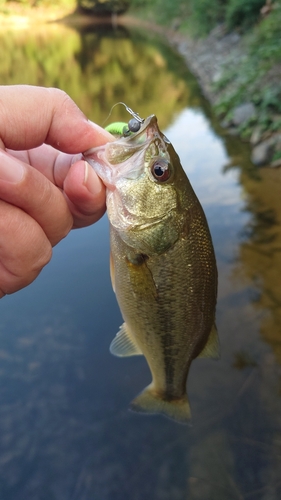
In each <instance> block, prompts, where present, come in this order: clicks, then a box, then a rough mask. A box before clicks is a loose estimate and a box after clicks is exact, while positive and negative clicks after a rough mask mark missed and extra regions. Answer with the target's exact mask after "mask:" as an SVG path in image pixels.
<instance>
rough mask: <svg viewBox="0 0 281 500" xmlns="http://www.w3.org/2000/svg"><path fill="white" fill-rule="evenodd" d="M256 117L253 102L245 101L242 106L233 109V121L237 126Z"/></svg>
mask: <svg viewBox="0 0 281 500" xmlns="http://www.w3.org/2000/svg"><path fill="white" fill-rule="evenodd" d="M255 117H256V108H255V106H254V105H253V103H252V102H245V103H244V104H241V105H240V106H237V107H236V108H234V110H233V118H232V122H233V124H234V125H236V127H239V126H240V125H242V123H244V122H246V121H248V120H250V119H251V118H255Z"/></svg>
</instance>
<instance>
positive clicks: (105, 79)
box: [0, 25, 281, 500]
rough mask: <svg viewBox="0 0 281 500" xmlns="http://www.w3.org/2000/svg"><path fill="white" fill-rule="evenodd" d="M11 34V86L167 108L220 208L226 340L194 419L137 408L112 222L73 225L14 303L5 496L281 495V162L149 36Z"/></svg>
mask: <svg viewBox="0 0 281 500" xmlns="http://www.w3.org/2000/svg"><path fill="white" fill-rule="evenodd" d="M0 47H1V50H0V82H1V83H2V84H10V83H29V84H42V85H48V86H57V87H60V88H62V89H64V90H66V91H67V92H68V93H69V94H70V95H71V96H72V97H73V99H74V100H75V101H76V102H77V103H78V105H79V106H80V107H81V108H82V109H83V111H84V112H85V113H86V114H87V115H88V116H89V118H91V119H92V120H95V121H97V122H98V123H103V121H104V120H105V119H106V117H107V115H108V112H109V110H110V108H111V106H112V105H113V104H115V103H116V102H117V101H120V100H121V101H125V102H126V103H127V104H128V105H129V106H131V107H132V108H133V109H134V110H136V111H137V112H139V113H140V115H141V116H143V117H145V116H147V115H149V114H151V113H155V114H156V115H157V116H158V119H159V124H160V127H161V128H162V129H163V131H164V132H165V134H166V135H167V136H168V137H169V139H170V140H171V141H172V142H173V145H174V147H175V149H176V151H177V152H178V153H179V155H180V157H181V159H182V163H183V165H184V167H185V169H186V171H187V173H188V175H189V178H190V180H191V182H192V184H193V186H194V188H195V191H196V192H197V194H198V196H199V198H200V200H201V202H202V205H203V207H204V209H205V211H206V215H207V217H208V220H209V224H210V229H211V232H212V235H213V240H214V246H215V251H216V255H217V259H218V268H219V300H218V314H217V317H218V321H217V322H218V329H219V333H220V339H221V346H222V358H221V360H220V361H218V362H214V361H212V360H206V359H201V360H197V361H195V362H194V363H193V365H192V368H191V373H190V376H189V381H188V384H189V387H188V392H189V395H190V400H191V405H192V413H193V425H192V427H190V428H186V427H183V426H180V425H176V424H175V423H173V422H170V421H168V420H165V419H164V418H162V417H145V416H143V415H137V414H132V413H130V412H128V411H127V406H128V403H129V402H130V401H131V399H132V398H133V397H134V396H135V394H136V393H138V391H140V390H141V389H142V388H143V387H144V386H145V385H146V384H147V383H149V371H148V368H147V366H146V364H145V361H144V360H143V359H141V358H139V359H137V358H136V359H126V360H125V361H124V360H121V361H120V360H119V359H117V358H114V357H112V356H111V355H110V354H109V351H108V346H109V344H110V341H111V340H112V338H113V337H114V335H115V333H116V331H117V329H118V327H119V325H120V324H121V317H120V312H119V310H118V307H117V304H116V301H115V297H114V294H113V292H112V290H111V285H110V280H109V271H108V253H109V248H108V245H109V242H108V240H109V238H108V224H107V220H106V218H103V219H102V220H101V221H100V222H99V223H97V224H96V225H95V226H94V227H91V228H87V229H84V230H79V231H75V232H73V233H72V234H71V235H70V236H69V237H68V238H67V239H66V240H65V241H63V242H62V243H61V244H60V245H58V247H56V248H55V249H54V258H53V260H52V262H51V263H50V264H49V265H48V266H47V268H46V269H44V271H43V272H42V274H41V275H40V277H39V278H38V280H37V281H36V282H35V283H34V284H32V285H31V286H29V287H28V288H27V289H25V290H22V291H21V292H18V293H17V294H15V295H13V296H11V297H5V299H3V300H2V301H1V304H0V306H1V322H0V401H1V405H0V428H1V433H0V477H1V480H0V499H1V500H26V498H28V499H30V500H33V499H34V500H38V499H40V500H45V499H46V500H139V499H143V498H149V499H150V498H151V499H153V500H165V499H167V500H183V499H187V498H188V500H232V499H233V500H236V499H238V500H240V499H241V500H242V499H253V500H265V499H266V500H269V499H270V500H275V499H276V500H277V499H280V495H281V479H280V470H281V384H280V381H281V342H280V339H281V331H280V330H281V291H280V285H279V283H280V277H281V197H280V190H281V174H280V172H279V171H278V170H275V171H273V170H271V171H268V170H267V169H263V170H259V171H255V170H254V169H253V166H252V165H251V163H250V161H249V149H248V146H247V144H243V143H241V142H240V141H239V139H237V138H234V137H227V136H225V135H224V132H223V131H222V130H221V129H220V127H219V125H218V123H217V122H216V121H215V120H214V119H213V117H212V113H211V110H210V108H209V107H208V105H207V103H206V102H205V101H204V99H203V98H202V97H201V96H200V93H199V90H198V87H197V84H196V81H195V80H194V78H193V77H192V75H190V73H189V72H188V71H187V69H186V68H185V65H184V63H183V61H182V60H181V58H180V57H179V56H178V55H177V54H176V53H174V51H173V50H171V49H170V48H169V47H167V46H166V45H165V44H164V43H163V42H162V41H160V40H159V39H157V38H155V37H153V36H151V34H148V33H143V32H141V31H139V30H138V31H132V30H131V29H128V28H118V29H116V30H111V29H109V28H108V27H107V28H101V27H98V28H97V27H93V28H91V29H87V30H84V31H82V32H81V31H80V32H79V31H75V30H73V29H69V28H65V27H63V26H61V25H59V26H58V25H51V26H48V27H44V28H40V30H38V32H37V31H36V30H35V31H34V30H32V32H27V31H24V30H22V31H21V30H18V31H12V30H10V31H5V32H1V34H0ZM116 118H118V119H122V120H123V119H125V120H127V118H128V116H127V115H126V113H125V111H124V109H123V107H118V109H117V108H115V109H114V111H113V114H112V117H111V119H113V120H115V119H116Z"/></svg>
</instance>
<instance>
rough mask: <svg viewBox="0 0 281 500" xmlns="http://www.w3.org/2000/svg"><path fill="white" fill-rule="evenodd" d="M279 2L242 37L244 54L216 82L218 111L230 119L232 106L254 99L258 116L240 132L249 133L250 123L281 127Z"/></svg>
mask: <svg viewBox="0 0 281 500" xmlns="http://www.w3.org/2000/svg"><path fill="white" fill-rule="evenodd" d="M280 25H281V4H280V2H278V3H277V2H276V4H275V9H274V11H273V12H272V13H271V14H270V15H269V16H268V17H267V18H266V19H264V20H263V21H261V22H260V23H258V24H257V25H256V26H255V27H254V29H253V30H251V31H250V32H249V33H248V34H247V35H245V37H244V47H245V55H244V57H242V58H240V60H239V61H238V62H237V64H236V65H235V67H230V65H228V64H227V63H226V64H225V67H224V72H223V75H222V78H221V79H220V80H219V81H218V82H217V83H216V85H215V90H219V91H220V98H219V100H218V103H217V105H216V110H217V112H218V114H220V115H222V116H225V117H226V119H228V118H230V116H231V111H232V109H233V108H234V107H235V106H237V105H239V104H241V103H242V102H249V101H251V102H253V103H254V104H255V106H256V108H257V111H258V113H257V116H256V118H255V119H252V120H251V121H250V122H249V123H246V124H244V125H243V128H242V129H241V132H242V135H243V136H244V137H245V138H246V137H247V136H249V135H250V133H251V129H252V127H253V126H255V125H258V126H259V127H260V128H261V130H262V131H263V130H272V131H276V130H279V129H280V128H281V67H280V61H281V37H280Z"/></svg>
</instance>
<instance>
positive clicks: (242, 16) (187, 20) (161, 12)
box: [131, 0, 265, 35]
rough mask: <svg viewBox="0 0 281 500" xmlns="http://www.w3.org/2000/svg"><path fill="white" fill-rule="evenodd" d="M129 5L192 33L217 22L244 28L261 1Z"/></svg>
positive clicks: (147, 0)
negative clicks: (177, 24) (177, 23)
mask: <svg viewBox="0 0 281 500" xmlns="http://www.w3.org/2000/svg"><path fill="white" fill-rule="evenodd" d="M131 4H132V8H133V10H135V11H136V12H137V13H140V14H141V15H142V16H144V17H146V18H150V19H151V18H152V16H153V18H154V19H156V20H157V22H160V23H162V24H166V25H171V24H173V21H174V22H176V21H178V22H179V23H180V26H181V28H183V29H185V28H188V30H189V31H191V32H192V33H193V34H195V35H207V34H208V33H209V31H210V30H212V29H213V28H214V27H215V26H216V25H217V24H219V23H225V25H226V27H227V29H229V30H231V29H233V28H236V27H239V28H240V29H243V30H245V29H247V28H249V27H250V26H252V25H253V24H254V23H255V22H256V21H257V19H258V18H259V15H260V9H261V8H262V7H263V5H264V4H265V0H154V1H153V2H151V0H131Z"/></svg>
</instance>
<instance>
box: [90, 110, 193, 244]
mask: <svg viewBox="0 0 281 500" xmlns="http://www.w3.org/2000/svg"><path fill="white" fill-rule="evenodd" d="M84 157H85V159H86V160H87V161H88V162H89V163H90V165H91V166H92V167H93V168H94V170H95V171H96V173H97V174H98V176H99V177H100V178H101V179H102V181H103V182H104V184H105V185H106V187H107V211H108V217H109V220H110V223H111V225H112V226H113V227H114V228H115V229H116V231H117V232H118V234H119V236H120V237H121V238H122V239H123V240H124V241H125V242H126V243H127V244H128V245H130V246H132V247H134V248H136V247H137V248H138V250H139V251H140V252H142V253H146V254H151V253H152V252H154V253H155V252H156V253H161V252H162V251H165V249H167V248H169V246H170V245H172V244H174V243H175V241H176V240H177V239H178V237H179V231H178V230H177V223H176V217H177V211H178V209H179V205H180V197H179V191H180V189H181V188H180V184H181V179H183V176H185V174H184V172H183V170H182V167H181V165H180V162H179V159H178V156H177V155H176V153H175V151H174V149H173V147H172V145H171V144H170V142H169V141H168V139H167V138H166V137H165V135H164V134H163V133H162V132H161V131H160V130H159V127H158V124H157V118H156V116H155V115H151V116H149V117H148V118H146V119H145V120H144V122H143V123H142V124H141V126H140V129H139V130H138V131H137V132H135V133H132V134H131V135H130V136H128V137H121V138H119V139H118V140H116V141H113V142H109V143H107V144H105V145H104V146H100V147H97V148H92V149H90V150H88V151H86V152H85V153H84Z"/></svg>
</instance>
